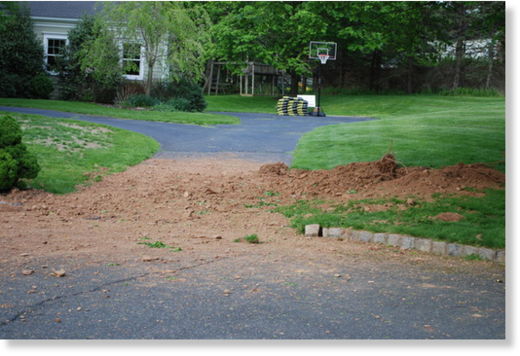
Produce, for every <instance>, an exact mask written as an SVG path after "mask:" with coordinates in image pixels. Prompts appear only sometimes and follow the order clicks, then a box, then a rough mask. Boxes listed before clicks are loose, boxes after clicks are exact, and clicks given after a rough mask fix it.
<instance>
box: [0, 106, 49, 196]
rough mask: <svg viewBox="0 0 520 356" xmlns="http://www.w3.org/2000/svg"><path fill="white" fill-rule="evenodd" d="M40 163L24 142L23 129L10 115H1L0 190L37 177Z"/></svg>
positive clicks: (6, 189) (19, 184)
mask: <svg viewBox="0 0 520 356" xmlns="http://www.w3.org/2000/svg"><path fill="white" fill-rule="evenodd" d="M39 171H40V165H39V164H38V161H37V159H36V157H35V156H34V155H33V154H32V153H30V152H28V151H27V147H26V146H25V145H24V144H23V143H22V129H21V128H20V125H19V124H18V122H17V121H16V120H15V119H14V118H12V117H11V116H9V115H6V116H3V117H0V191H8V190H10V189H11V188H13V187H15V186H21V181H20V179H22V178H29V179H32V178H36V176H37V175H38V172H39Z"/></svg>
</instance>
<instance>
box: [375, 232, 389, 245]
mask: <svg viewBox="0 0 520 356" xmlns="http://www.w3.org/2000/svg"><path fill="white" fill-rule="evenodd" d="M387 238H388V235H387V234H385V233H381V232H379V233H377V234H374V242H375V243H378V244H386V240H387Z"/></svg>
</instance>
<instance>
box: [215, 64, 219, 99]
mask: <svg viewBox="0 0 520 356" xmlns="http://www.w3.org/2000/svg"><path fill="white" fill-rule="evenodd" d="M219 85H220V65H219V66H218V71H217V87H216V88H215V95H218V86H219Z"/></svg>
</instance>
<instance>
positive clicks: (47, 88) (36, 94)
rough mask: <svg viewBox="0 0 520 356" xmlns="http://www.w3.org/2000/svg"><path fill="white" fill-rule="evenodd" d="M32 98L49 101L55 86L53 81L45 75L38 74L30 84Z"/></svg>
mask: <svg viewBox="0 0 520 356" xmlns="http://www.w3.org/2000/svg"><path fill="white" fill-rule="evenodd" d="M29 85H30V90H31V97H33V98H38V99H49V96H50V95H51V93H52V91H53V90H54V86H53V84H52V80H51V79H50V78H49V77H47V76H46V75H45V74H38V75H37V76H35V77H33V78H32V79H31V82H30V84H29Z"/></svg>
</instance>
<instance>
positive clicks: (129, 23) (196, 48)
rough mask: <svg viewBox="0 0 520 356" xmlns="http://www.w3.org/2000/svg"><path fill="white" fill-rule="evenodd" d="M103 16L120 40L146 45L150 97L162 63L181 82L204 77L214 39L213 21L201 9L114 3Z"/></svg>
mask: <svg viewBox="0 0 520 356" xmlns="http://www.w3.org/2000/svg"><path fill="white" fill-rule="evenodd" d="M102 15H103V18H104V19H105V21H107V23H109V24H110V26H111V28H112V29H113V31H115V33H116V34H117V37H118V39H119V40H122V41H128V42H134V43H141V44H142V45H143V47H144V58H145V60H146V64H147V71H146V80H145V92H146V94H148V95H149V94H150V91H151V88H152V83H153V77H154V70H155V66H156V64H157V63H159V61H163V62H164V63H165V64H167V65H168V66H169V70H170V74H171V75H172V76H174V77H175V78H177V79H178V77H180V76H185V77H188V78H190V79H193V80H198V79H200V78H201V77H202V74H203V70H204V64H205V61H206V56H205V53H206V48H205V47H206V45H208V43H209V42H210V38H209V35H208V28H209V17H208V16H207V14H206V13H205V11H204V10H203V9H202V7H201V6H186V5H185V4H184V3H182V2H175V1H168V2H166V1H165V2H163V1H150V2H148V1H136V2H132V1H129V2H114V3H106V4H105V5H104V7H103V13H102Z"/></svg>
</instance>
